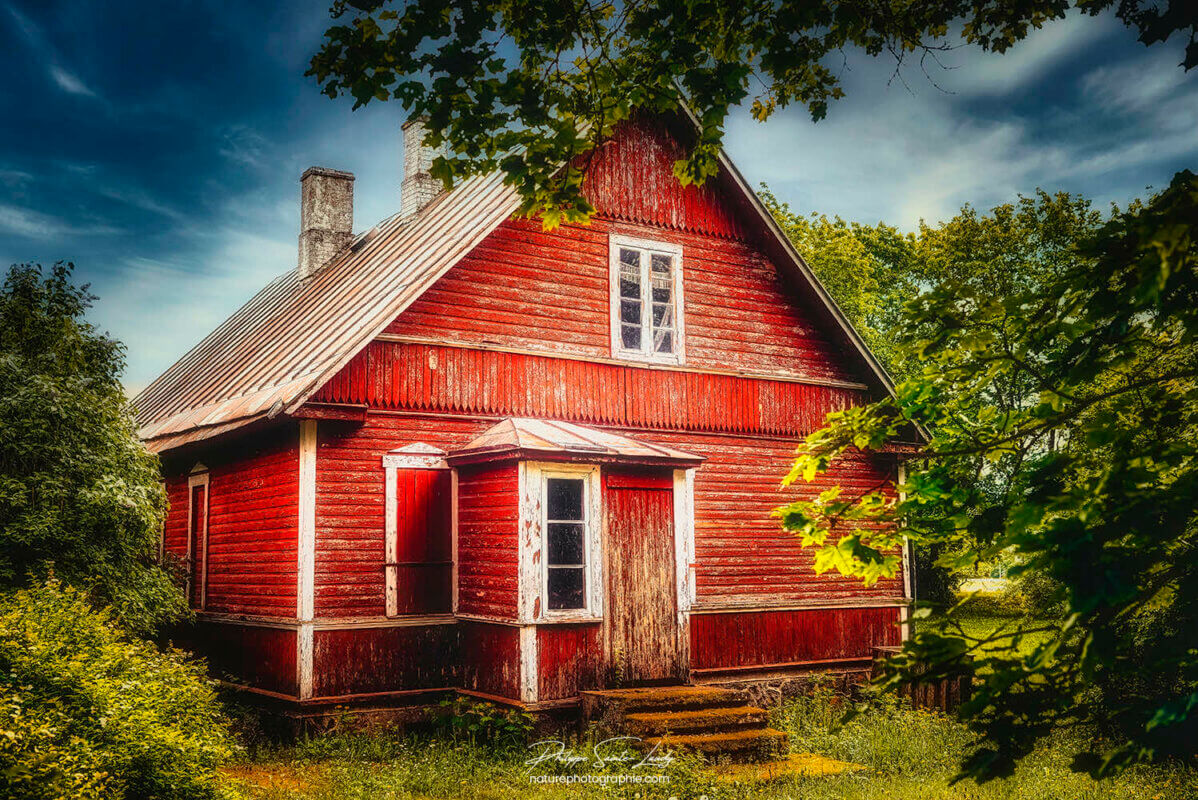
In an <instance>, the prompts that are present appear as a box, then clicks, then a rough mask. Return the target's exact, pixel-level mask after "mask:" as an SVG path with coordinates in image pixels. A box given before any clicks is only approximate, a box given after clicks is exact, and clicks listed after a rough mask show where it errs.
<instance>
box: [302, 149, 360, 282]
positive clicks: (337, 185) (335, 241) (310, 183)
mask: <svg viewBox="0 0 1198 800" xmlns="http://www.w3.org/2000/svg"><path fill="white" fill-rule="evenodd" d="M353 237H354V176H353V173H351V172H342V171H341V170H336V169H329V168H328V167H308V168H307V169H306V170H304V174H303V175H302V176H300V235H299V276H300V278H307V277H309V276H311V275H313V274H314V273H316V271H317V270H319V269H320V268H321V267H323V266H324V265H325V264H327V263H328V261H329V259H331V258H332V257H333V256H335V255H337V253H339V252H340V251H341V249H342V248H343V247H345V246H346V245H347V244H349V243H350V240H352V239H353Z"/></svg>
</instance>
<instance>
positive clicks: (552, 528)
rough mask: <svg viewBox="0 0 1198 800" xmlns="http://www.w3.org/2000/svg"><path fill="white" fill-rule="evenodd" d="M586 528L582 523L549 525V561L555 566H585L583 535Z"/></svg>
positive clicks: (548, 562) (554, 523)
mask: <svg viewBox="0 0 1198 800" xmlns="http://www.w3.org/2000/svg"><path fill="white" fill-rule="evenodd" d="M585 530H586V526H585V525H584V524H583V523H581V522H550V523H549V560H548V561H547V562H546V563H547V564H549V565H550V566H553V565H555V564H585V563H586V558H585V557H584V548H583V539H582V537H583V535H584V534H585Z"/></svg>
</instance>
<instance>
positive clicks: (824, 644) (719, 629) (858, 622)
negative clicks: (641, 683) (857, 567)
mask: <svg viewBox="0 0 1198 800" xmlns="http://www.w3.org/2000/svg"><path fill="white" fill-rule="evenodd" d="M898 622H899V611H898V609H897V608H829V609H805V610H801V611H761V612H754V613H742V614H735V613H730V614H693V615H691V668H692V669H716V668H721V667H765V666H770V665H785V664H796V663H802V662H817V661H832V660H861V661H863V662H868V661H869V659H871V658H872V657H873V648H874V647H876V646H881V645H890V644H897V643H898V642H899V641H900V638H901V637H900V635H899V627H898Z"/></svg>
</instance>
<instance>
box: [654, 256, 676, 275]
mask: <svg viewBox="0 0 1198 800" xmlns="http://www.w3.org/2000/svg"><path fill="white" fill-rule="evenodd" d="M671 261H672V259H671V258H670V257H669V256H663V255H661V254H660V253H654V254H653V259H652V261H650V262H649V264H650V268H651V269H652V270H653V277H654V278H656V277H658V276H660V275H664V276H666V277H669V275H670V266H671V263H670V262H671Z"/></svg>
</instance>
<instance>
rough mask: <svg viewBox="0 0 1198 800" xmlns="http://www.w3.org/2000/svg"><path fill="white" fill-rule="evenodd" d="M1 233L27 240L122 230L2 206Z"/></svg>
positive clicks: (114, 232) (102, 233)
mask: <svg viewBox="0 0 1198 800" xmlns="http://www.w3.org/2000/svg"><path fill="white" fill-rule="evenodd" d="M0 231H3V232H5V233H10V234H13V235H16V236H21V237H24V238H27V239H50V238H53V237H56V236H108V235H111V234H117V233H122V232H123V231H121V229H119V228H115V227H113V226H111V225H106V224H103V223H82V224H80V223H77V222H69V221H67V220H65V219H60V218H58V217H53V216H50V215H48V214H42V213H39V212H37V211H33V210H31V209H28V208H20V207H18V206H11V205H0Z"/></svg>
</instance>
